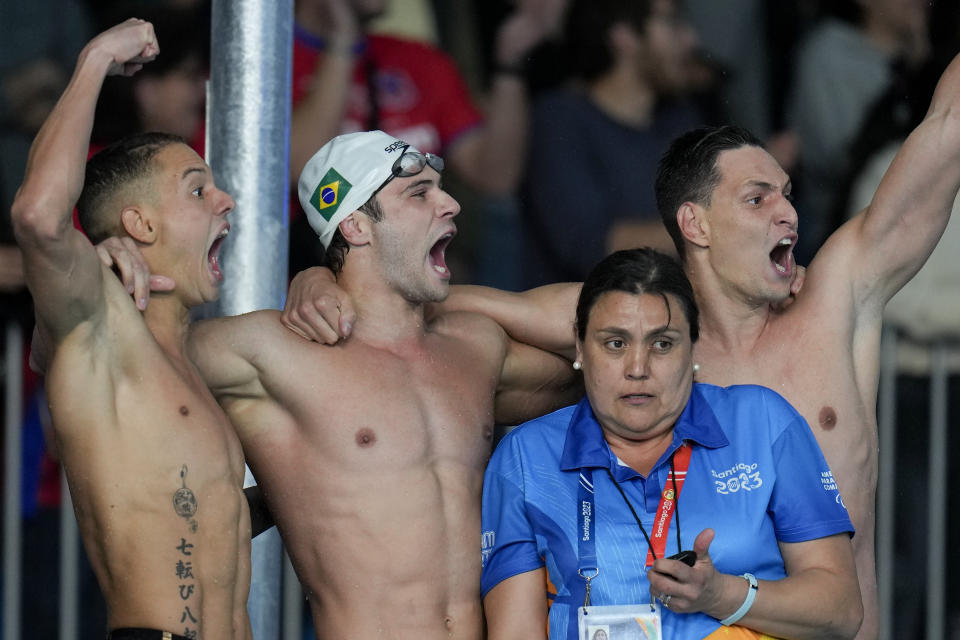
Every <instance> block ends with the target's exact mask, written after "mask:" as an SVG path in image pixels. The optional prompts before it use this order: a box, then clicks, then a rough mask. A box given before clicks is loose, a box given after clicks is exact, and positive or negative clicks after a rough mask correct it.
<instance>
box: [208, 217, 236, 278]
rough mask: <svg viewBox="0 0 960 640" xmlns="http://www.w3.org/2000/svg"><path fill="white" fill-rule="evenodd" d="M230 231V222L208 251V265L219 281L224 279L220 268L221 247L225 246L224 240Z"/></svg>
mask: <svg viewBox="0 0 960 640" xmlns="http://www.w3.org/2000/svg"><path fill="white" fill-rule="evenodd" d="M228 233H230V225H229V224H228V225H226V226H224V227H223V229H221V230H220V233H218V234H217V237H216V238H214V239H213V244H212V245H210V250H209V251H207V266H208V267H209V268H210V273H212V274H213V278H214V280H216V281H217V282H220V281H221V280H223V271H221V270H220V247H221V246H223V240H224V238H226V237H227V234H228Z"/></svg>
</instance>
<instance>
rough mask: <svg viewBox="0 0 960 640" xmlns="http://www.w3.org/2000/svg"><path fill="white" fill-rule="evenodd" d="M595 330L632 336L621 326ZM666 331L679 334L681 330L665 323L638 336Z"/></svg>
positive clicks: (645, 336) (631, 333) (655, 334)
mask: <svg viewBox="0 0 960 640" xmlns="http://www.w3.org/2000/svg"><path fill="white" fill-rule="evenodd" d="M596 332H597V333H606V334H610V335H617V334H622V335H627V336H630V337H631V338H632V337H633V332H631V331H628V330H627V329H624V328H623V327H617V326H609V327H600V328H598V329H596ZM666 333H678V334H679V333H681V331H680V329H678V328H676V327H673V326H671V325H669V324H665V325H662V326H659V327H656V328H655V329H651V330H649V331H647V332H646V333H644V334H643V335H641V336H640V337H641V338H650V337H652V336H658V335H663V334H666Z"/></svg>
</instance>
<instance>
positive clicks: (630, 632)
mask: <svg viewBox="0 0 960 640" xmlns="http://www.w3.org/2000/svg"><path fill="white" fill-rule="evenodd" d="M577 625H578V627H579V629H580V640H660V639H661V638H662V637H663V635H662V630H661V627H660V603H658V602H654V603H648V604H626V605H610V606H600V607H580V608H579V609H577Z"/></svg>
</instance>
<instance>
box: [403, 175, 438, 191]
mask: <svg viewBox="0 0 960 640" xmlns="http://www.w3.org/2000/svg"><path fill="white" fill-rule="evenodd" d="M423 185H427V186H434V185H436V187H437V188H438V189H439V188H440V183H439V182H434V181H433V180H431V179H430V178H424V179H422V180H417V181H416V182H411V183H410V184H408V185H407V186H406V187H404V189H403V193H406V192H407V191H410V190H411V189H416V188H417V187H421V186H423Z"/></svg>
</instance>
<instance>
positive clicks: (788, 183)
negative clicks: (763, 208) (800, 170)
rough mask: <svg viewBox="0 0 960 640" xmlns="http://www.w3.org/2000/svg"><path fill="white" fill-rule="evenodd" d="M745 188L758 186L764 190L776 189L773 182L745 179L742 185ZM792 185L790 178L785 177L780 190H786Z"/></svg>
mask: <svg viewBox="0 0 960 640" xmlns="http://www.w3.org/2000/svg"><path fill="white" fill-rule="evenodd" d="M743 186H744V187H745V188H747V189H752V188H754V187H759V188H761V189H765V190H766V191H776V190H777V186H776V185H775V184H773V183H770V182H767V181H765V180H747V182H746V183H745V184H744V185H743ZM792 187H793V181H792V180H790V178H787V181H786V182H785V183H783V188H782V189H781V191H788V190H790V189H791V188H792Z"/></svg>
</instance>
